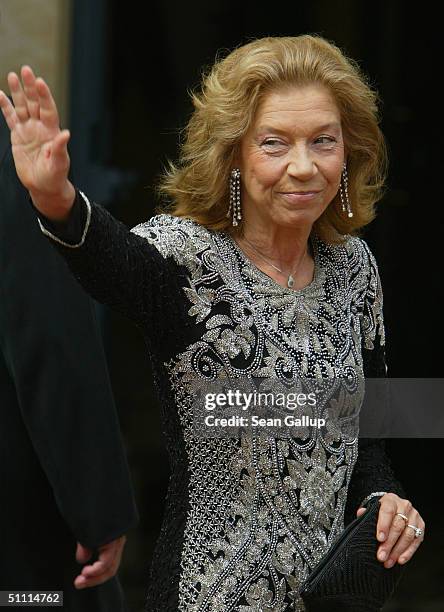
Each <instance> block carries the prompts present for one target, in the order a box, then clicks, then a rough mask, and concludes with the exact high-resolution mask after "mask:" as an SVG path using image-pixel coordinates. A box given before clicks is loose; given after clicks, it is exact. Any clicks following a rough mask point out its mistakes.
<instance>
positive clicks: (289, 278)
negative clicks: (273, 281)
mask: <svg viewBox="0 0 444 612" xmlns="http://www.w3.org/2000/svg"><path fill="white" fill-rule="evenodd" d="M243 239H244V240H245V242H246V243H247V244H249V245H250V246H251V248H252V249H253V250H254V251H255V252H256V253H257V254H258V255H259V257H261V258H262V259H263V260H264V261H265V262H267V263H268V264H269V265H270V266H272V267H273V268H274V269H275V270H277V271H278V272H280V273H281V274H282V275H283V276H286V277H287V287H288V288H289V289H291V288H292V287H293V285H294V278H293V274H295V273H296V271H297V270H298V269H299V267H300V266H301V265H302V262H303V261H304V259H305V256H306V254H307V249H306V250H305V253H304V256H303V257H302V259H301V261H300V262H299V264H298V267H297V268H296V269H295V270H293V272H292V273H291V274H286V273H285V272H283V271H282V270H281V269H280V268H278V267H277V266H275V265H274V264H272V263H271V261H270V260H269V259H267V258H266V257H264V255H262V253H260V252H259V251H258V250H257V248H256V247H255V246H254V244H251V242H250V241H249V240H247V239H246V238H245V236H243Z"/></svg>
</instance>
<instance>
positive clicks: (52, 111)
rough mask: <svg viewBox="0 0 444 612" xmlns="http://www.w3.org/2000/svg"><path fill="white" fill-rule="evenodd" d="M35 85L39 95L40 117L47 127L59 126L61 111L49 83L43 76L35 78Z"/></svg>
mask: <svg viewBox="0 0 444 612" xmlns="http://www.w3.org/2000/svg"><path fill="white" fill-rule="evenodd" d="M35 86H36V90H37V94H38V97H39V104H40V119H41V120H42V122H43V123H44V124H45V125H46V126H47V127H49V128H58V127H59V125H60V122H59V113H58V110H57V106H56V103H55V102H54V98H53V97H52V94H51V91H50V89H49V87H48V85H47V84H46V83H45V81H44V80H43V79H42V78H41V77H38V78H37V79H36V80H35Z"/></svg>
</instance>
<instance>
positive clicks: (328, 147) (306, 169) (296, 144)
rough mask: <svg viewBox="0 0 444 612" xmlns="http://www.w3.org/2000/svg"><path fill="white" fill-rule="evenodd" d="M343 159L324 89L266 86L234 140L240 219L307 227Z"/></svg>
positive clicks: (334, 186)
mask: <svg viewBox="0 0 444 612" xmlns="http://www.w3.org/2000/svg"><path fill="white" fill-rule="evenodd" d="M343 163H344V143H343V139H342V129H341V117H340V114H339V110H338V107H337V106H336V103H335V101H334V99H333V97H332V95H331V94H330V92H329V91H328V89H327V88H325V87H324V86H321V85H316V84H313V85H304V86H301V87H298V86H288V87H286V88H282V89H278V90H274V91H271V92H270V93H268V94H267V95H266V96H265V97H264V99H263V100H262V102H261V104H260V105H259V107H258V110H257V112H256V116H255V118H254V120H253V123H252V125H251V127H250V129H249V131H248V132H247V134H246V135H245V136H244V137H243V139H242V141H241V143H240V149H239V157H238V159H237V165H238V166H239V168H240V170H241V188H242V191H241V193H242V201H241V204H242V214H243V218H244V220H245V223H246V224H248V223H249V222H251V221H253V222H255V223H257V222H260V223H261V225H262V226H263V227H265V228H266V227H269V226H270V223H271V224H273V225H274V226H285V227H287V228H288V227H290V226H303V225H305V226H307V228H309V227H310V228H311V226H312V225H313V223H314V222H315V221H316V219H318V218H319V217H320V216H321V215H322V213H323V212H324V210H325V209H326V208H327V206H328V205H329V204H330V202H331V201H332V199H333V198H334V197H335V195H336V194H337V192H338V189H339V185H340V181H341V172H342V166H343ZM301 192H305V195H301Z"/></svg>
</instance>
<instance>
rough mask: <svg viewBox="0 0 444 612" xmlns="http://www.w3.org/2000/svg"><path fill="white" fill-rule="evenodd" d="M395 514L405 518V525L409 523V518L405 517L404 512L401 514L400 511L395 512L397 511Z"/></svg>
mask: <svg viewBox="0 0 444 612" xmlns="http://www.w3.org/2000/svg"><path fill="white" fill-rule="evenodd" d="M395 516H400V517H402V518H403V519H404V520H405V522H406V526H407V525H408V523H409V519H408V517H407V516H406V515H405V514H402V512H397V513H396V514H395Z"/></svg>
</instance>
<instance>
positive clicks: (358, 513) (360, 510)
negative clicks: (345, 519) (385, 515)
mask: <svg viewBox="0 0 444 612" xmlns="http://www.w3.org/2000/svg"><path fill="white" fill-rule="evenodd" d="M366 510H367V508H358V510H357V511H356V516H361V515H362V514H364V512H365V511H366Z"/></svg>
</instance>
